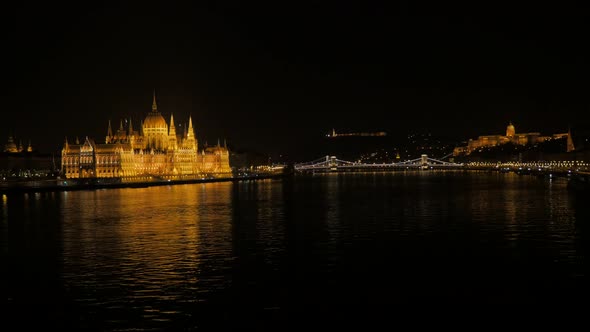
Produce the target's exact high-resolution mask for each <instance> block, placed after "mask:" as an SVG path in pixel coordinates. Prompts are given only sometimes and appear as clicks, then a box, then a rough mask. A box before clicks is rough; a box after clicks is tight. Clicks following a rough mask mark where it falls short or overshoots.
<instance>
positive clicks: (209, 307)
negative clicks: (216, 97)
mask: <svg viewBox="0 0 590 332" xmlns="http://www.w3.org/2000/svg"><path fill="white" fill-rule="evenodd" d="M566 183H567V180H566V179H554V180H547V179H539V178H536V177H533V176H519V175H516V174H511V173H510V174H503V173H485V172H461V171H412V172H395V173H379V172H376V173H329V174H314V175H305V176H303V175H297V176H294V177H293V178H287V179H278V180H277V179H273V180H257V181H242V182H235V183H233V182H219V183H205V184H189V185H175V186H168V187H151V188H139V189H106V190H95V191H72V192H56V193H37V194H35V193H30V194H22V193H20V194H5V195H2V202H1V206H0V216H1V219H0V220H1V223H0V241H1V242H0V244H1V245H0V250H1V263H2V286H1V287H2V288H1V295H2V301H3V305H4V307H5V310H4V311H3V312H4V314H5V315H6V316H5V317H9V318H10V319H12V320H13V321H14V322H15V323H16V324H19V325H18V326H20V327H21V328H19V330H22V329H26V328H27V327H29V326H32V325H35V324H41V325H42V326H45V327H49V326H51V327H58V328H73V329H77V330H86V329H88V330H163V329H166V330H168V329H171V330H202V329H211V330H222V329H229V328H235V329H237V330H255V329H258V330H262V329H267V330H286V329H288V328H289V327H293V326H297V327H298V328H304V327H305V326H307V325H306V324H311V322H317V321H320V322H322V323H324V324H328V326H329V324H331V322H333V321H338V322H340V323H342V324H343V325H344V326H345V325H346V322H347V321H348V320H349V319H352V320H355V319H353V318H350V317H351V316H353V315H354V316H355V317H357V318H358V317H362V319H371V320H373V321H379V320H381V321H382V320H383V318H382V317H383V315H385V316H387V315H390V314H391V312H392V310H394V308H399V307H404V308H406V310H408V311H409V309H408V308H412V310H414V309H415V310H422V309H423V310H427V309H428V310H434V309H435V308H445V307H448V306H453V305H458V306H460V307H467V306H471V305H497V304H499V305H506V304H510V305H515V304H517V305H522V306H527V305H539V304H541V305H555V304H557V303H559V304H560V305H564V304H568V303H574V302H576V301H580V300H585V299H584V298H585V295H584V293H585V289H586V288H585V270H584V268H583V266H584V257H585V245H583V243H584V224H585V223H587V222H588V220H589V219H590V205H589V204H588V203H589V202H590V201H589V200H588V199H587V197H581V196H579V194H574V193H572V192H569V191H568V190H567V188H566ZM583 297H584V298H583ZM465 304H467V305H465ZM380 317H381V318H380Z"/></svg>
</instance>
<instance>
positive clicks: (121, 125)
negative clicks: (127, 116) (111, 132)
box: [119, 119, 124, 131]
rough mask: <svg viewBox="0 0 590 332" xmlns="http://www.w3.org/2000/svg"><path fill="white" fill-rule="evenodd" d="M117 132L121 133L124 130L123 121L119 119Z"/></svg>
mask: <svg viewBox="0 0 590 332" xmlns="http://www.w3.org/2000/svg"><path fill="white" fill-rule="evenodd" d="M119 130H121V131H122V130H124V129H123V119H121V122H120V124H119Z"/></svg>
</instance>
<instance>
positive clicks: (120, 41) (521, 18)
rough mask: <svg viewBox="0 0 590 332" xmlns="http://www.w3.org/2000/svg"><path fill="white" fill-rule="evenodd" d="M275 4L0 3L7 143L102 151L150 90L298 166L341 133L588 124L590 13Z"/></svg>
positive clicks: (167, 106) (200, 129) (178, 112)
mask: <svg viewBox="0 0 590 332" xmlns="http://www.w3.org/2000/svg"><path fill="white" fill-rule="evenodd" d="M277 2H280V3H281V4H274V5H269V4H268V3H267V4H264V5H263V4H260V5H254V4H252V3H251V2H248V1H244V2H243V3H240V2H231V1H218V2H211V3H210V4H207V3H206V2H198V1H197V3H199V5H198V6H197V5H195V4H180V3H175V4H172V2H170V1H166V2H162V3H159V4H158V3H155V4H146V3H144V2H138V3H135V4H131V3H129V4H117V3H112V4H109V3H107V2H97V3H96V4H94V6H93V7H80V6H75V5H72V4H67V5H66V4H63V5H60V4H55V3H53V2H50V3H46V4H44V5H39V4H34V3H29V2H25V3H23V4H19V5H16V4H15V5H12V6H9V7H6V5H4V7H3V12H4V14H5V15H4V16H3V20H2V21H1V22H0V28H1V31H2V32H1V33H2V36H3V38H2V44H3V45H2V46H3V47H2V55H0V57H1V60H2V63H3V69H2V73H1V75H0V77H1V79H0V82H1V84H2V86H1V88H2V89H1V91H0V94H1V95H2V100H3V102H2V108H3V112H2V114H3V120H2V122H1V126H0V135H1V136H0V142H2V143H4V142H5V141H6V138H7V137H8V135H9V134H10V133H14V135H15V136H16V137H17V139H22V140H23V143H26V141H28V139H29V138H30V139H31V140H32V141H33V144H34V145H36V146H37V147H38V148H40V149H41V150H42V151H45V152H53V151H57V150H58V149H60V148H61V144H62V142H63V138H64V136H68V137H70V138H73V137H75V136H80V137H81V138H82V137H84V136H86V135H88V136H90V137H95V138H96V139H97V141H102V140H103V139H104V138H103V137H104V135H105V134H106V126H107V121H108V120H109V119H111V120H112V121H113V122H114V123H118V122H119V119H121V118H122V117H125V116H127V117H128V116H132V117H133V118H134V119H135V123H134V125H135V126H138V125H139V118H143V117H144V116H145V114H146V113H147V112H149V111H150V109H151V108H150V105H151V94H152V89H153V88H156V91H157V95H158V100H159V109H160V111H161V112H162V113H163V114H164V116H165V118H166V119H167V120H168V119H169V116H170V112H173V113H174V118H175V120H176V121H177V122H180V121H186V120H185V119H186V118H187V117H188V115H189V113H190V114H192V116H193V121H194V123H195V127H196V130H197V137H198V138H199V139H200V140H201V141H203V140H207V141H208V142H209V143H212V142H216V141H217V138H218V137H221V138H227V140H228V142H229V143H230V145H233V146H237V147H240V148H248V149H256V150H259V151H262V152H282V153H287V154H292V155H297V156H299V155H304V154H302V150H305V149H311V148H310V147H309V144H311V143H312V142H313V141H314V140H317V139H318V138H319V137H321V136H322V135H324V134H325V133H327V132H328V131H329V130H330V129H331V128H333V127H334V128H336V129H337V130H341V131H361V130H380V131H381V130H383V131H387V132H388V133H391V134H393V133H400V134H406V133H407V132H409V131H410V132H411V131H412V130H414V129H416V130H417V129H423V128H427V129H428V130H430V131H432V132H433V133H434V134H437V135H448V134H453V135H455V136H456V137H457V138H459V139H465V138H468V137H471V136H475V135H478V134H493V133H502V132H503V131H504V128H505V125H506V124H507V122H508V121H510V120H512V121H513V122H514V123H515V124H516V126H517V130H518V131H541V132H542V133H553V132H563V131H566V130H567V126H568V125H569V124H580V123H582V124H588V123H589V122H590V116H589V113H590V112H588V109H589V108H590V101H589V99H588V92H589V91H590V83H589V82H590V79H589V77H590V75H589V74H590V72H589V69H590V65H589V64H590V54H589V53H590V52H589V48H588V35H589V34H588V32H590V29H589V27H590V20H589V19H588V17H587V15H588V10H587V9H588V8H581V7H577V6H574V5H565V4H563V5H560V7H555V4H553V6H552V7H539V5H536V6H534V5H531V4H527V5H519V6H515V5H514V4H513V3H511V2H505V3H502V2H494V3H493V4H494V5H495V7H484V6H483V5H481V4H480V5H479V6H481V7H474V5H470V6H469V7H465V4H461V5H456V6H452V5H449V4H448V3H446V2H444V1H442V2H440V4H438V5H428V6H426V5H424V3H422V5H423V7H415V6H410V5H408V4H406V3H395V4H393V2H370V1H359V2H342V1H338V2H336V1H334V2H332V1H324V2H322V4H321V5H318V4H317V3H316V2H314V1H309V2H307V1H277ZM318 2H319V1H318ZM414 3H415V2H414ZM477 3H479V2H477ZM556 3H557V2H556ZM559 3H560V4H561V3H563V2H559ZM386 4H387V5H386Z"/></svg>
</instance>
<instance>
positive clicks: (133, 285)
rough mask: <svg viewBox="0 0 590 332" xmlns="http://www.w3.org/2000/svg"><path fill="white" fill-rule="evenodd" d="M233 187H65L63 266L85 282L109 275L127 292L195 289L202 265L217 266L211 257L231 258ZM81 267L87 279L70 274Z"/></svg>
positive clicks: (159, 295)
mask: <svg viewBox="0 0 590 332" xmlns="http://www.w3.org/2000/svg"><path fill="white" fill-rule="evenodd" d="M231 187H232V183H221V182H220V183H207V184H194V185H176V186H166V187H151V188H139V189H120V190H118V189H117V190H96V191H80V192H70V193H67V194H66V193H63V195H62V200H61V201H62V207H61V208H62V218H63V224H64V229H63V246H64V261H65V262H64V264H65V266H66V270H67V271H69V272H70V273H71V276H72V280H73V281H74V282H80V281H82V283H83V284H85V285H82V286H86V287H90V288H91V287H92V286H93V284H95V283H99V280H100V279H102V278H104V277H107V276H108V278H111V280H112V281H111V285H110V287H112V288H113V289H116V290H118V291H121V292H122V294H121V296H123V294H124V295H125V296H127V297H131V298H138V299H139V298H146V297H147V298H153V299H159V300H165V301H170V300H178V299H179V298H178V297H180V296H181V294H185V292H186V290H187V289H189V290H193V291H194V292H198V291H199V288H200V287H199V284H200V282H201V281H200V280H199V275H203V274H206V273H203V271H202V270H203V269H205V270H206V269H209V268H212V267H214V266H215V265H216V263H215V262H211V260H212V259H222V260H223V259H228V258H231V249H232V247H231V240H232V238H231V221H232V219H231V208H230V207H231ZM203 234H206V235H205V236H203ZM203 260H205V261H207V264H206V265H207V266H201V263H202V262H203ZM67 271H66V272H67ZM80 273H82V274H85V275H86V276H87V278H83V279H80V278H74V276H79V274H80ZM66 279H67V274H66ZM77 286H80V285H77ZM181 290H182V291H181ZM146 310H147V308H146ZM152 314H153V313H152Z"/></svg>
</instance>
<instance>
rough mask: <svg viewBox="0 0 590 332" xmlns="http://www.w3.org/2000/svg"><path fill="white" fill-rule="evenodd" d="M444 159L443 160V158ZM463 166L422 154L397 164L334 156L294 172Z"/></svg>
mask: <svg viewBox="0 0 590 332" xmlns="http://www.w3.org/2000/svg"><path fill="white" fill-rule="evenodd" d="M443 159H444V158H443ZM462 167H463V164H457V163H451V162H446V161H442V160H438V159H433V158H430V157H428V155H425V154H423V155H422V156H421V157H420V158H416V159H412V160H407V161H402V162H397V163H361V162H354V161H346V160H341V159H338V157H336V156H325V157H322V158H319V159H316V160H312V161H309V162H305V163H298V164H295V170H296V171H339V170H370V169H434V168H437V169H438V168H444V169H448V168H462Z"/></svg>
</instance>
